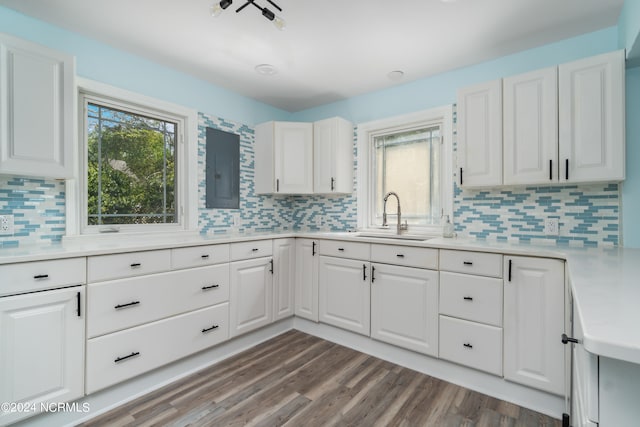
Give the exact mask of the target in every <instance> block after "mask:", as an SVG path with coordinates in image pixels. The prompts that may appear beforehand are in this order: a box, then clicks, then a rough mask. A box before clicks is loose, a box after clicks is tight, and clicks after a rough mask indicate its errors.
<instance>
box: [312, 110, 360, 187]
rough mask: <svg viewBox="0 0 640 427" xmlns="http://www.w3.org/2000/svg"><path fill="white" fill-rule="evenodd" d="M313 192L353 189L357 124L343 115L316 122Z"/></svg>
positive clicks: (314, 128)
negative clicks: (355, 126)
mask: <svg viewBox="0 0 640 427" xmlns="http://www.w3.org/2000/svg"><path fill="white" fill-rule="evenodd" d="M313 173H314V178H313V191H314V192H315V193H351V192H353V124H351V123H350V122H348V121H347V120H345V119H342V118H340V117H333V118H330V119H326V120H320V121H317V122H314V123H313Z"/></svg>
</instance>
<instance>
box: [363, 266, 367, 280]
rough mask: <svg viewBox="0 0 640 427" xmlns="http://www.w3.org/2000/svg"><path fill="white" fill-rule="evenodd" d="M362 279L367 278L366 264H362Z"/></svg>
mask: <svg viewBox="0 0 640 427" xmlns="http://www.w3.org/2000/svg"><path fill="white" fill-rule="evenodd" d="M362 280H367V264H362Z"/></svg>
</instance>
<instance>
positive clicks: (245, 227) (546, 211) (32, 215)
mask: <svg viewBox="0 0 640 427" xmlns="http://www.w3.org/2000/svg"><path fill="white" fill-rule="evenodd" d="M454 117H455V116H454ZM198 120H199V123H198V192H199V206H198V208H199V227H200V231H201V233H203V234H217V233H228V232H238V233H253V232H260V231H290V230H310V231H314V230H331V231H346V230H352V229H354V228H355V227H356V224H357V218H356V216H357V213H356V195H355V186H356V182H355V176H356V174H355V173H354V193H353V194H351V195H336V196H334V195H329V196H322V195H317V196H316V195H314V196H269V195H257V194H255V187H254V162H255V157H254V131H253V129H252V128H250V127H248V126H246V125H243V124H239V123H234V122H230V121H227V120H224V119H222V118H219V117H214V116H211V115H207V114H203V113H200V114H198ZM207 127H213V128H217V129H221V130H224V131H227V132H233V133H236V134H238V135H240V209H206V208H205V158H206V156H205V146H206V141H205V135H206V128H207ZM454 129H455V126H454ZM454 132H455V131H454ZM354 135H355V133H354ZM355 150H356V146H355V138H354V154H355ZM454 151H455V141H454ZM454 154H455V153H454ZM354 158H356V156H355V155H354ZM355 168H357V165H355ZM454 182H455V180H454ZM620 205H621V198H620V185H618V184H612V183H602V184H589V185H571V186H546V187H543V186H540V187H536V186H529V187H500V188H495V189H482V190H467V189H461V188H459V187H458V186H457V185H455V184H454V218H453V222H454V224H455V229H456V233H457V234H458V236H461V237H470V238H477V239H486V240H498V241H513V242H527V243H529V242H530V243H542V244H554V245H555V244H558V245H571V246H573V245H576V246H617V245H619V244H620ZM8 214H12V215H15V233H16V234H15V235H14V236H0V247H14V246H19V245H24V244H32V243H37V242H59V241H60V240H61V238H62V236H63V235H64V234H65V185H64V183H63V182H61V181H54V180H44V179H32V178H18V177H11V176H2V175H0V215H8ZM234 216H235V217H237V219H238V223H237V225H235V226H234V225H233V219H234ZM546 218H557V219H558V220H559V225H560V234H559V235H558V236H546V235H545V234H544V221H545V219H546Z"/></svg>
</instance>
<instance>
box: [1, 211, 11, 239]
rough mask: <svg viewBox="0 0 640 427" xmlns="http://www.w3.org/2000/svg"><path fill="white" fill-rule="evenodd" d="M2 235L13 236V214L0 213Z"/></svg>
mask: <svg viewBox="0 0 640 427" xmlns="http://www.w3.org/2000/svg"><path fill="white" fill-rule="evenodd" d="M0 236H13V215H0Z"/></svg>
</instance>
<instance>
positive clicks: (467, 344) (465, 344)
mask: <svg viewBox="0 0 640 427" xmlns="http://www.w3.org/2000/svg"><path fill="white" fill-rule="evenodd" d="M462 345H463V346H465V347H467V348H473V346H472V345H471V344H469V343H468V342H466V343H464V344H462Z"/></svg>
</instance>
